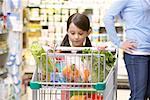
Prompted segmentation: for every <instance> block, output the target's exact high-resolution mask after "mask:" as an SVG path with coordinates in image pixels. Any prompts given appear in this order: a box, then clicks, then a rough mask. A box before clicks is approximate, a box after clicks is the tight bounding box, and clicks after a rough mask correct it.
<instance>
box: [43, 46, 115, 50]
mask: <svg viewBox="0 0 150 100" xmlns="http://www.w3.org/2000/svg"><path fill="white" fill-rule="evenodd" d="M43 48H44V50H45V51H48V50H61V51H81V50H85V49H90V50H99V49H98V47H56V48H51V47H49V46H43ZM105 50H106V51H116V48H112V47H107V48H106V49H105Z"/></svg>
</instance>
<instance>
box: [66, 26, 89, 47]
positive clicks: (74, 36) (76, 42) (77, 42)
mask: <svg viewBox="0 0 150 100" xmlns="http://www.w3.org/2000/svg"><path fill="white" fill-rule="evenodd" d="M88 35H89V32H87V31H83V30H82V29H80V28H78V27H77V26H75V24H74V23H71V24H70V26H69V29H68V36H69V40H70V41H71V42H72V46H74V47H82V46H83V42H84V41H85V39H86V37H87V36H88Z"/></svg>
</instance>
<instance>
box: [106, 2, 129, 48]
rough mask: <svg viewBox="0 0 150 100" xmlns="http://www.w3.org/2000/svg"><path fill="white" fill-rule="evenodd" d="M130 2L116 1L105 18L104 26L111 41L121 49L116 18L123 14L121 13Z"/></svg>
mask: <svg viewBox="0 0 150 100" xmlns="http://www.w3.org/2000/svg"><path fill="white" fill-rule="evenodd" d="M128 1H129V0H114V1H113V3H112V5H111V6H110V8H109V9H108V10H107V12H106V14H105V16H104V20H103V21H104V24H105V28H106V31H107V33H108V35H109V38H110V40H111V41H112V42H113V43H114V44H115V45H116V46H117V47H120V45H121V43H120V39H119V37H118V36H117V32H116V30H115V22H114V20H115V17H116V16H117V15H119V14H120V13H121V11H122V10H123V9H124V8H125V7H126V5H127V3H128Z"/></svg>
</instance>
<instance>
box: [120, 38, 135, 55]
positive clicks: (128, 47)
mask: <svg viewBox="0 0 150 100" xmlns="http://www.w3.org/2000/svg"><path fill="white" fill-rule="evenodd" d="M136 47H137V43H136V41H132V40H126V41H124V42H123V43H122V45H121V49H123V50H124V51H127V52H130V53H132V50H134V49H136Z"/></svg>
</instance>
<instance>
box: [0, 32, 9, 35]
mask: <svg viewBox="0 0 150 100" xmlns="http://www.w3.org/2000/svg"><path fill="white" fill-rule="evenodd" d="M5 34H8V32H0V35H5Z"/></svg>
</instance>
